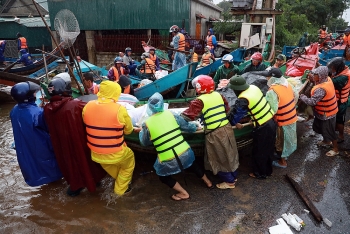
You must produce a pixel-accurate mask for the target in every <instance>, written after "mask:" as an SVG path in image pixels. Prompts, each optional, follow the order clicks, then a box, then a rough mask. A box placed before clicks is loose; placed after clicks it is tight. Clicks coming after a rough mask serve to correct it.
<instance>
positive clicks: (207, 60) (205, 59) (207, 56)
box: [202, 53, 211, 66]
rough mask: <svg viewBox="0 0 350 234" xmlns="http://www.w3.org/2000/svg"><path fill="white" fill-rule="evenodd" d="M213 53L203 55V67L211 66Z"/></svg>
mask: <svg viewBox="0 0 350 234" xmlns="http://www.w3.org/2000/svg"><path fill="white" fill-rule="evenodd" d="M210 58H211V53H206V54H203V56H202V66H207V65H209V64H210Z"/></svg>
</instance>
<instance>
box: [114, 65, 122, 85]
mask: <svg viewBox="0 0 350 234" xmlns="http://www.w3.org/2000/svg"><path fill="white" fill-rule="evenodd" d="M112 69H113V74H114V77H115V80H114V81H115V82H118V81H119V72H118V69H117V68H116V67H115V66H113V67H112ZM120 73H121V75H124V68H123V67H121V68H120Z"/></svg>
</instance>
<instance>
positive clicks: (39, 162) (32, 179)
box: [10, 102, 62, 186]
mask: <svg viewBox="0 0 350 234" xmlns="http://www.w3.org/2000/svg"><path fill="white" fill-rule="evenodd" d="M10 117H11V122H12V128H13V135H14V138H15V143H16V153H17V160H18V164H19V167H20V168H21V171H22V175H23V177H24V180H25V182H26V183H27V184H28V185H30V186H40V185H43V184H47V183H50V182H53V181H56V180H59V179H61V178H62V174H61V171H60V169H59V168H58V165H57V162H56V158H55V154H54V152H53V148H52V145H51V140H50V136H49V133H48V129H47V126H46V123H45V120H44V116H43V109H41V108H40V107H38V106H37V105H36V104H35V103H34V102H31V103H19V104H17V105H16V106H15V107H14V108H13V109H12V110H11V113H10Z"/></svg>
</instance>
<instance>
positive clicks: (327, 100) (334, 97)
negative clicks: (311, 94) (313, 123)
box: [320, 95, 335, 102]
mask: <svg viewBox="0 0 350 234" xmlns="http://www.w3.org/2000/svg"><path fill="white" fill-rule="evenodd" d="M333 98H335V95H334V96H333V97H331V98H330V99H327V100H321V101H320V102H329V101H331V100H332V99H333Z"/></svg>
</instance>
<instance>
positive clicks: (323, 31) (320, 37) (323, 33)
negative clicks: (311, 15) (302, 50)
mask: <svg viewBox="0 0 350 234" xmlns="http://www.w3.org/2000/svg"><path fill="white" fill-rule="evenodd" d="M327 35H328V33H327V28H326V25H322V26H321V28H320V29H319V30H318V43H319V44H322V43H323V41H324V40H325V39H326V37H327Z"/></svg>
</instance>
